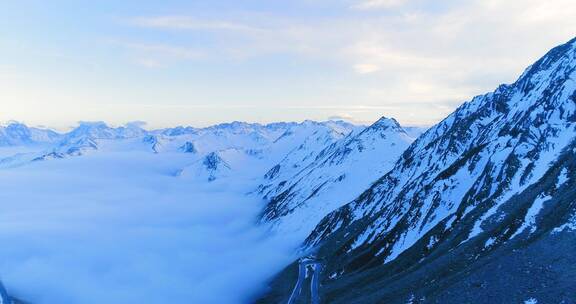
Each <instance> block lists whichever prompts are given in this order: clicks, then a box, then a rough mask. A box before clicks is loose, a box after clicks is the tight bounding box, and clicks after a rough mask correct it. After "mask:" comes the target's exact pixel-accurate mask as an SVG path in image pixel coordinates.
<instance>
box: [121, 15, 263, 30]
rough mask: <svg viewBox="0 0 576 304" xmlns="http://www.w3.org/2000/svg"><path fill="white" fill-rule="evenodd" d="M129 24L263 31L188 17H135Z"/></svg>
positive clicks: (247, 26)
mask: <svg viewBox="0 0 576 304" xmlns="http://www.w3.org/2000/svg"><path fill="white" fill-rule="evenodd" d="M129 23H131V24H134V25H136V26H140V27H148V28H157V29H169V30H212V31H240V32H245V33H254V32H263V31H265V30H264V29H261V28H258V27H254V26H251V25H247V24H242V23H237V22H231V21H223V20H202V19H198V18H193V17H189V16H157V17H137V18H133V19H131V20H129Z"/></svg>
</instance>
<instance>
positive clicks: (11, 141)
mask: <svg viewBox="0 0 576 304" xmlns="http://www.w3.org/2000/svg"><path fill="white" fill-rule="evenodd" d="M59 138H60V135H59V134H58V133H56V132H54V131H52V130H47V129H38V128H30V127H28V126H26V125H24V124H22V123H18V122H10V123H8V124H7V125H5V126H0V146H20V145H30V144H42V143H53V142H55V141H57V140H58V139H59Z"/></svg>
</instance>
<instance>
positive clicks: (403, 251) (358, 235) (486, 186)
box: [261, 39, 576, 303]
mask: <svg viewBox="0 0 576 304" xmlns="http://www.w3.org/2000/svg"><path fill="white" fill-rule="evenodd" d="M575 139H576V39H574V40H572V41H570V42H568V43H566V44H564V45H561V46H559V47H556V48H554V49H553V50H551V51H550V52H549V53H548V54H546V55H545V56H544V57H543V58H542V59H540V60H538V61H537V62H536V63H534V64H533V65H532V66H530V67H529V68H528V69H527V70H526V71H525V72H524V74H523V75H522V76H521V77H520V78H519V79H518V80H517V81H516V82H515V83H513V84H510V85H502V86H500V87H498V89H496V90H495V91H494V92H492V93H488V94H485V95H482V96H478V97H475V98H474V99H472V100H471V101H470V102H467V103H465V104H463V105H462V106H460V107H459V108H458V109H457V110H456V111H455V112H454V113H452V114H451V115H449V116H448V117H447V118H446V119H444V120H443V121H442V122H440V123H439V124H437V125H436V126H434V127H432V128H431V129H429V130H428V131H427V132H426V133H424V134H423V135H422V136H421V137H419V138H418V139H417V140H416V141H415V142H414V143H413V144H412V145H411V146H410V147H409V148H408V149H407V150H406V152H404V153H403V155H402V157H401V158H400V159H399V160H398V162H397V163H396V164H395V165H394V167H393V169H392V170H391V171H390V172H389V173H387V174H385V175H384V176H382V177H381V178H380V179H379V180H378V181H377V182H376V183H374V184H373V185H372V186H370V187H369V188H367V190H366V191H364V192H363V193H362V194H361V195H359V196H358V197H357V198H356V199H354V200H353V201H352V202H350V203H348V204H346V205H345V206H343V207H341V208H339V209H338V210H336V211H334V212H332V213H330V214H329V215H327V216H326V217H324V219H323V220H322V221H321V222H320V224H319V225H318V226H317V227H316V228H315V230H314V232H313V233H312V234H311V235H310V236H309V237H308V239H307V241H306V247H307V248H313V251H314V252H315V254H316V255H317V256H318V259H321V260H322V261H323V264H324V265H323V272H322V274H321V276H322V277H321V284H322V293H323V294H322V297H323V301H325V302H326V303H352V302H354V303H377V302H385V303H479V302H484V300H486V301H488V300H489V301H491V302H495V303H523V302H524V301H527V300H529V299H534V300H535V301H537V302H538V303H574V299H576V293H575V292H574V290H576V289H575V287H576V285H575V282H576V281H575V280H574V274H575V273H576V266H574V265H576V255H575V254H574V248H576V247H575V246H576V233H575V232H576V176H575V175H574V172H576V141H575ZM365 169H366V170H370V167H366V168H365ZM295 267H297V266H296V265H295V264H293V265H292V266H291V267H288V268H287V269H286V270H285V271H284V272H282V273H281V274H280V275H279V276H278V277H277V278H276V279H275V280H274V282H273V283H272V287H273V289H272V292H270V293H269V294H268V295H267V296H265V297H263V298H262V300H261V302H264V303H275V302H279V301H283V300H285V299H287V298H288V295H289V293H290V291H291V288H292V287H293V282H294V281H295V272H294V271H295ZM288 282H290V283H288Z"/></svg>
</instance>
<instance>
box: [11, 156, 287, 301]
mask: <svg viewBox="0 0 576 304" xmlns="http://www.w3.org/2000/svg"><path fill="white" fill-rule="evenodd" d="M185 164H186V160H185V159H183V158H179V157H178V156H175V155H173V156H160V155H149V154H145V153H142V154H139V153H137V152H131V153H110V154H98V155H92V156H85V157H82V158H75V159H68V160H63V161H52V162H44V163H37V164H35V165H32V166H28V167H23V168H18V169H12V170H3V171H1V172H0V207H1V209H2V212H1V214H0V244H2V246H1V249H0V275H1V277H2V279H3V281H4V283H5V285H6V286H7V288H8V289H9V291H10V292H11V293H13V294H14V295H16V296H19V297H21V298H23V299H25V300H28V301H30V302H32V303H38V304H43V303H58V304H61V303H87V304H90V303H95V304H96V303H242V302H247V301H248V299H250V297H251V296H253V295H254V293H255V292H257V291H258V288H260V287H262V286H263V281H264V280H265V279H266V278H267V277H268V276H270V275H272V274H273V273H274V271H276V270H278V267H280V266H281V265H282V263H283V262H286V261H288V259H289V258H290V256H289V252H290V250H289V246H288V244H285V243H283V242H280V240H274V239H270V238H268V237H266V232H265V231H262V230H260V229H258V228H255V227H254V225H253V220H254V216H255V215H256V213H257V212H258V210H259V208H260V207H261V205H260V202H259V201H258V200H255V199H253V198H250V197H247V196H246V195H245V191H246V189H245V188H243V186H241V185H235V184H234V183H231V182H229V181H228V182H226V183H222V184H218V183H217V182H215V183H213V184H210V185H208V184H202V183H194V182H193V181H191V180H186V179H182V178H176V177H174V176H173V173H174V172H175V171H176V170H177V169H179V168H181V167H182V166H183V165H185Z"/></svg>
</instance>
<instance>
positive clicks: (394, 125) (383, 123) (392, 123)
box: [368, 117, 406, 133]
mask: <svg viewBox="0 0 576 304" xmlns="http://www.w3.org/2000/svg"><path fill="white" fill-rule="evenodd" d="M368 129H371V130H380V131H385V130H390V131H392V132H400V133H406V131H404V129H402V127H401V126H400V124H399V123H398V121H396V119H394V118H386V117H381V118H380V119H378V120H377V121H376V122H375V123H373V124H372V125H371V126H369V127H368Z"/></svg>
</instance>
